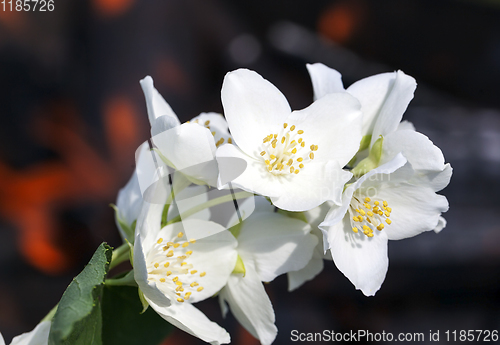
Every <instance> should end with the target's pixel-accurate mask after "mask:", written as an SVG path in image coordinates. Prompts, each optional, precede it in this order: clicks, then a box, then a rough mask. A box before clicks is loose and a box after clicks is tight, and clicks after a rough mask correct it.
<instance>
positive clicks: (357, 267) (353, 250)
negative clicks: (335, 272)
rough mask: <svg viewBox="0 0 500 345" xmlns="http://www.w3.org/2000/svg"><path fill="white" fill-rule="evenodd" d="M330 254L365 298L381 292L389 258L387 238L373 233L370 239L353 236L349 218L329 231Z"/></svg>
mask: <svg viewBox="0 0 500 345" xmlns="http://www.w3.org/2000/svg"><path fill="white" fill-rule="evenodd" d="M328 233H329V234H330V237H329V242H330V243H331V253H332V257H333V261H334V262H335V265H336V266H337V268H338V269H339V270H340V271H341V272H342V273H343V274H344V275H345V276H346V277H347V278H348V279H349V280H350V281H351V283H353V284H354V286H355V287H356V289H357V290H361V291H362V292H363V294H365V296H373V295H375V293H376V292H377V291H378V290H379V289H380V286H381V285H382V283H383V281H384V279H385V275H386V273H387V268H388V266H389V259H388V257H387V235H386V234H385V232H384V231H376V232H375V233H374V236H373V237H371V238H369V237H367V236H365V235H364V234H362V233H361V232H358V233H354V232H353V231H352V229H351V221H350V219H349V217H348V216H346V217H344V219H343V220H342V222H339V223H337V224H336V225H333V226H332V228H331V229H329V231H328Z"/></svg>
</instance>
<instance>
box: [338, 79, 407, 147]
mask: <svg viewBox="0 0 500 345" xmlns="http://www.w3.org/2000/svg"><path fill="white" fill-rule="evenodd" d="M415 88H416V83H415V80H414V79H413V78H412V77H410V76H407V75H406V74H404V73H403V72H401V71H398V72H393V73H382V74H377V75H374V76H371V77H368V78H365V79H361V80H359V81H357V82H355V83H354V84H352V85H351V86H350V87H349V88H347V92H349V93H350V94H351V95H353V96H354V97H356V98H357V99H358V100H359V102H360V103H361V111H362V112H363V130H362V133H363V135H369V134H373V136H372V143H371V145H373V143H374V142H375V140H377V139H378V137H379V135H384V136H385V135H386V134H387V133H390V132H392V131H394V130H395V129H396V128H397V126H398V124H399V122H400V121H401V118H402V116H403V113H404V112H405V110H406V108H407V106H408V104H409V103H410V101H411V99H412V98H413V92H414V91H415ZM375 123H377V126H376V125H375ZM371 145H370V146H371Z"/></svg>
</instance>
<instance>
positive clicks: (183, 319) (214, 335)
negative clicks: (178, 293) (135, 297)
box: [146, 298, 231, 345]
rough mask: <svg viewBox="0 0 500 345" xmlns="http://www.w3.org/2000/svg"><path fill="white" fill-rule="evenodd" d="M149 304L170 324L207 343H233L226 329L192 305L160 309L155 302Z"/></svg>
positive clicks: (180, 304)
mask: <svg viewBox="0 0 500 345" xmlns="http://www.w3.org/2000/svg"><path fill="white" fill-rule="evenodd" d="M146 299H147V298H146ZM148 302H149V303H150V305H151V307H152V308H153V309H154V310H155V311H156V312H157V313H158V314H159V315H160V316H161V317H162V318H164V319H165V320H167V321H168V322H169V323H171V324H172V325H174V326H175V327H177V328H179V329H182V330H183V331H184V332H186V333H189V334H191V335H193V336H195V337H198V338H200V339H201V340H203V341H205V342H207V343H210V344H213V345H218V344H228V343H229V342H230V341H231V337H230V336H229V333H227V332H226V330H225V329H224V328H222V327H220V326H219V325H218V324H216V323H215V322H212V321H210V320H209V319H208V318H207V316H206V315H205V314H203V313H202V312H201V311H200V310H198V309H197V308H196V307H195V306H193V305H192V304H191V303H177V304H174V305H172V306H170V307H160V306H158V305H156V304H155V303H154V301H149V300H148Z"/></svg>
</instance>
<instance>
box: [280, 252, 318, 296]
mask: <svg viewBox="0 0 500 345" xmlns="http://www.w3.org/2000/svg"><path fill="white" fill-rule="evenodd" d="M322 270H323V257H322V256H321V257H316V253H315V254H314V255H313V257H312V258H311V260H310V261H309V263H308V264H307V265H306V266H305V267H304V268H303V269H300V270H298V271H292V272H288V274H287V275H288V291H293V290H295V289H297V288H299V287H300V286H302V284H304V283H305V282H307V281H309V280H312V279H313V278H314V277H316V276H317V275H318V274H319V273H320V272H321V271H322Z"/></svg>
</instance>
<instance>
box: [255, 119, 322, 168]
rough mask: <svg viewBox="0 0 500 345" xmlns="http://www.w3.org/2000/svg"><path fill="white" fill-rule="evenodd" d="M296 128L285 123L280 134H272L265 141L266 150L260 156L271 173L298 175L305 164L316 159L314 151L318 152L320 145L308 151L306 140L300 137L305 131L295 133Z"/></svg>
mask: <svg viewBox="0 0 500 345" xmlns="http://www.w3.org/2000/svg"><path fill="white" fill-rule="evenodd" d="M295 128H296V127H295V125H291V126H288V123H284V124H283V129H282V130H281V131H280V133H271V134H269V135H268V136H266V137H265V138H264V139H263V148H264V150H263V151H261V152H260V155H261V156H262V157H263V158H264V163H265V165H266V169H267V170H268V171H269V172H272V173H274V174H286V173H290V174H298V173H299V172H300V170H301V169H304V167H305V164H304V163H306V162H307V161H309V160H312V159H314V153H313V151H317V150H318V145H314V144H313V145H310V146H309V149H310V150H308V149H307V148H306V142H305V141H304V139H303V138H302V137H299V136H300V135H302V134H304V131H303V130H302V129H299V130H297V131H295ZM302 162H304V163H302ZM294 163H295V165H294ZM297 163H298V164H297Z"/></svg>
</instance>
